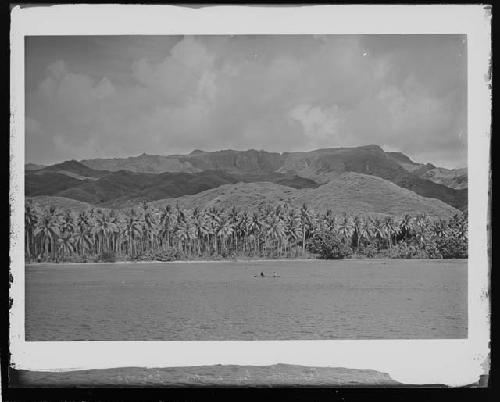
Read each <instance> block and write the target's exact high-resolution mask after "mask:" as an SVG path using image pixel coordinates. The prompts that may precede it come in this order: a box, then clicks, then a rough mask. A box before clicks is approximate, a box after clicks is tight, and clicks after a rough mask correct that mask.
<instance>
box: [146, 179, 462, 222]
mask: <svg viewBox="0 0 500 402" xmlns="http://www.w3.org/2000/svg"><path fill="white" fill-rule="evenodd" d="M282 202H288V203H289V204H291V205H293V206H295V207H300V206H302V204H303V203H305V204H306V205H308V206H309V208H312V209H314V210H317V211H323V212H324V211H326V210H328V209H332V210H333V211H334V213H335V214H342V213H344V212H346V213H349V214H362V215H366V214H384V215H403V214H405V213H411V214H412V215H414V214H417V213H426V214H428V215H430V216H437V217H448V216H451V215H454V214H455V213H456V212H457V210H456V209H455V208H453V207H451V206H449V205H447V204H445V203H444V202H442V201H439V200H436V199H429V198H424V197H421V196H419V195H417V194H415V193H414V192H412V191H409V190H406V189H403V188H400V187H398V186H397V185H395V184H393V183H390V182H388V181H387V180H384V179H381V178H378V177H373V176H369V175H365V174H360V173H352V172H347V173H341V174H338V175H335V176H332V177H331V180H330V181H329V182H327V183H325V184H323V185H321V186H319V187H317V188H309V189H292V188H289V187H285V186H281V185H279V184H274V183H263V182H260V183H239V184H232V185H223V186H220V187H218V188H214V189H211V190H208V191H204V192H201V193H199V194H196V195H186V196H182V197H178V198H169V199H165V200H160V201H156V202H154V203H153V204H154V205H156V206H164V205H167V204H169V205H172V206H175V205H176V204H177V203H179V205H180V206H181V207H184V208H190V209H192V208H196V207H198V208H210V207H212V206H214V207H217V208H223V209H226V208H230V207H232V206H234V205H236V206H240V207H241V206H244V208H245V209H247V210H248V211H252V210H255V209H257V208H259V207H260V206H264V205H277V204H279V203H282Z"/></svg>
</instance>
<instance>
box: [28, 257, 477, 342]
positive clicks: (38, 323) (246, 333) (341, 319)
mask: <svg viewBox="0 0 500 402" xmlns="http://www.w3.org/2000/svg"><path fill="white" fill-rule="evenodd" d="M260 272H264V273H265V274H266V275H272V273H273V272H277V273H278V274H279V278H273V277H264V278H261V277H259V274H260ZM466 337H467V262H466V261H435V260H434V261H422V260H387V261H381V260H378V261H369V260H361V261H359V260H358V261H357V260H351V261H348V260H346V261H272V262H270V261H251V262H238V263H236V262H220V263H219V262H218V263H193V264H189V263H175V264H162V263H158V264H134V263H130V264H101V265H90V264H83V265H63V264H60V265H37V266H27V267H26V340H28V341H42V340H47V341H63V340H64V341H72V340H100V341H101V340H115V341H125V340H176V341H177V340H271V339H276V340H284V339H372V338H387V339H398V338H399V339H419V338H466Z"/></svg>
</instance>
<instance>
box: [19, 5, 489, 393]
mask: <svg viewBox="0 0 500 402" xmlns="http://www.w3.org/2000/svg"><path fill="white" fill-rule="evenodd" d="M11 21H12V24H11V78H10V79H11V95H10V96H11V128H10V130H11V131H10V202H11V225H12V226H11V235H10V240H11V242H10V258H11V267H10V270H11V273H12V276H13V283H12V284H11V289H10V293H11V295H10V296H11V297H12V298H13V305H12V308H11V310H10V352H11V365H12V367H13V368H15V369H23V370H40V371H67V370H82V369H92V368H111V367H124V366H145V367H168V366H197V365H213V364H238V365H271V364H276V363H287V364H300V365H305V366H329V367H346V368H359V369H373V370H378V371H381V372H385V373H389V375H390V376H391V377H392V378H393V379H395V380H397V381H400V382H402V383H406V384H446V385H451V386H460V385H465V384H471V383H475V382H477V381H478V380H479V376H480V375H481V374H488V370H489V340H490V322H489V316H490V308H489V258H488V251H487V247H488V239H489V235H488V232H487V226H488V224H489V222H488V219H489V214H488V208H489V204H488V188H489V180H490V170H489V169H490V167H489V155H490V154H489V150H490V137H491V127H490V125H491V90H490V88H489V84H490V83H491V76H490V75H489V67H490V53H491V8H490V7H489V6H483V5H330V6H294V7H279V6H276V7H249V6H208V7H202V8H198V9H194V8H189V7H182V6H165V5H154V6H153V5H52V6H40V7H28V8H22V7H20V6H16V7H14V8H13V9H12V12H11ZM426 33H427V34H466V35H467V57H468V70H467V71H468V73H467V74H468V85H467V87H468V169H469V170H468V174H469V204H468V205H469V261H468V298H469V300H468V301H469V304H468V338H467V339H453V340H439V339H437V340H332V341H328V340H327V341H227V342H219V341H218V342H211V341H195V342H193V341H190V342H26V341H25V340H24V318H25V317H24V314H25V297H24V291H25V288H24V275H25V263H24V251H23V250H24V140H25V138H24V133H25V130H24V124H25V122H24V118H25V116H24V97H25V91H24V73H23V72H24V38H25V36H30V35H179V34H186V35H187V34H191V35H206V34H221V35H222V34H234V35H238V34H426Z"/></svg>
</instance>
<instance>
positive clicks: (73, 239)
mask: <svg viewBox="0 0 500 402" xmlns="http://www.w3.org/2000/svg"><path fill="white" fill-rule="evenodd" d="M236 257H248V258H312V257H317V258H349V257H355V258H467V215H466V214H459V215H455V216H454V217H452V218H450V219H447V220H444V219H436V218H430V217H428V216H425V215H416V216H410V215H405V216H402V217H400V218H394V217H390V216H386V217H380V216H349V215H347V214H341V215H336V214H334V212H333V211H332V210H329V211H327V212H326V213H319V212H315V211H313V210H311V209H309V208H308V207H307V206H306V205H303V206H302V208H293V207H291V206H289V205H288V204H282V205H279V206H275V207H271V206H264V207H261V208H259V209H258V210H257V211H255V212H247V211H244V210H238V209H237V208H235V207H234V208H232V209H230V210H219V209H216V208H210V209H206V210H201V209H194V210H188V209H182V208H180V207H179V206H175V207H172V206H170V205H167V206H166V207H164V208H156V207H153V206H151V205H149V204H148V203H146V202H144V203H142V204H140V205H138V206H136V207H134V208H131V209H128V210H113V209H111V210H105V209H97V208H95V209H89V210H86V211H83V212H75V211H71V210H61V209H58V208H56V207H41V206H40V205H38V204H37V203H34V202H31V201H27V203H26V206H25V258H26V261H27V262H36V261H38V262H98V261H104V262H112V261H119V260H122V261H135V260H152V261H153V260H154V261H172V260H180V259H220V258H236Z"/></svg>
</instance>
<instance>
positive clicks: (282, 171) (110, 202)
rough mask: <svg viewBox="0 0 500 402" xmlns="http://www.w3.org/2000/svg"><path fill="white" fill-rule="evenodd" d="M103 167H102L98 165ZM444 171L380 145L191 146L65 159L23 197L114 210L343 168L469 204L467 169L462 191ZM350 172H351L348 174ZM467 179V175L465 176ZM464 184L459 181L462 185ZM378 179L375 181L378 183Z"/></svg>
mask: <svg viewBox="0 0 500 402" xmlns="http://www.w3.org/2000/svg"><path fill="white" fill-rule="evenodd" d="M105 167H107V168H108V169H104V168H105ZM450 172H451V171H450V170H446V169H444V168H438V167H435V166H434V165H432V164H427V165H424V164H419V163H416V162H413V161H412V160H411V159H410V158H409V157H408V156H406V155H405V154H403V153H399V152H385V151H384V150H383V149H382V148H381V147H380V146H378V145H366V146H361V147H342V148H322V149H317V150H314V151H307V152H283V153H277V152H267V151H262V150H255V149H250V150H247V151H236V150H230V149H229V150H228V149H226V150H220V151H215V152H206V151H202V150H194V151H193V152H191V153H190V154H187V155H167V156H162V155H147V154H145V153H143V154H141V155H139V156H137V157H128V158H115V159H92V160H82V161H80V162H78V161H74V160H73V161H66V162H62V163H59V164H55V165H51V166H46V167H43V168H41V169H38V170H26V174H25V177H26V179H25V180H26V195H27V196H39V195H47V196H57V197H63V198H70V199H75V200H78V201H81V202H87V203H91V204H95V205H100V206H109V207H120V205H123V204H130V203H131V202H137V201H138V200H146V201H155V200H158V199H163V198H172V197H182V196H184V195H194V194H197V193H200V192H203V191H206V190H209V189H212V188H216V187H219V186H221V185H224V184H236V183H238V182H245V183H250V182H271V183H275V184H282V185H285V186H288V187H290V188H296V189H300V188H316V187H318V186H320V185H323V184H326V183H329V182H330V181H332V180H336V178H337V177H338V176H339V175H340V174H343V173H357V174H363V175H368V176H372V177H377V178H380V179H382V180H386V181H388V182H391V183H393V184H394V185H396V186H398V187H400V188H402V189H406V190H409V191H412V192H414V193H416V194H418V195H420V196H422V197H425V198H434V199H438V200H440V201H443V202H445V203H447V204H449V205H451V206H453V207H454V208H457V209H461V210H464V209H465V208H466V207H467V189H466V185H467V178H466V172H465V176H464V172H463V171H458V172H456V173H455V176H454V177H455V178H456V180H457V181H460V180H461V181H462V184H461V185H462V186H463V187H464V188H458V189H457V188H452V187H449V186H447V185H446V184H449V181H450V180H448V179H449V178H450V177H451V176H452V173H450ZM351 177H354V176H351ZM464 177H465V179H464ZM464 181H465V184H464ZM380 183H381V182H380Z"/></svg>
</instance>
